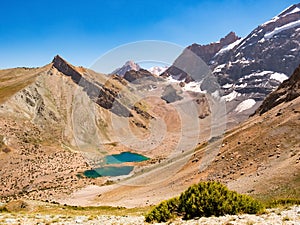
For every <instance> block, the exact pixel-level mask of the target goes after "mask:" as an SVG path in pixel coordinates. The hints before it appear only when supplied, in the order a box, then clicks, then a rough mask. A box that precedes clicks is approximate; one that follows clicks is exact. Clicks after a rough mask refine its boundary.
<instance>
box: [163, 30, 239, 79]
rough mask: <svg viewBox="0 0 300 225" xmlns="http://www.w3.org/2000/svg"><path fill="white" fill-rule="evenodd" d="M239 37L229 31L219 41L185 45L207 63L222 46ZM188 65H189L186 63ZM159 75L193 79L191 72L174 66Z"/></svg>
mask: <svg viewBox="0 0 300 225" xmlns="http://www.w3.org/2000/svg"><path fill="white" fill-rule="evenodd" d="M238 39H239V37H238V36H236V34H235V33H234V32H230V33H229V34H227V35H226V36H225V37H224V38H221V40H220V41H218V42H214V43H211V44H208V45H199V44H196V43H194V44H192V45H190V46H188V47H187V49H188V50H190V51H192V52H193V53H195V54H196V55H197V56H199V57H200V58H201V59H202V60H203V61H204V62H205V63H206V64H209V62H210V61H211V59H212V58H213V57H214V56H215V54H217V52H218V51H220V50H221V49H222V48H223V47H224V46H227V45H229V44H231V43H233V42H235V41H237V40H238ZM187 66H189V65H187ZM161 76H163V77H168V76H172V77H173V78H176V79H178V80H184V81H185V82H186V83H189V82H191V81H193V78H192V77H191V74H189V75H188V74H187V73H186V72H184V71H182V70H181V69H180V68H177V67H176V66H171V67H169V68H168V69H167V70H166V71H165V72H164V73H163V74H162V75H161Z"/></svg>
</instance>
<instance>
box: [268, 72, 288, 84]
mask: <svg viewBox="0 0 300 225" xmlns="http://www.w3.org/2000/svg"><path fill="white" fill-rule="evenodd" d="M270 79H274V80H277V81H279V82H281V83H282V82H283V81H285V80H287V79H289V78H288V76H287V75H285V74H284V73H276V72H274V73H273V74H271V76H270Z"/></svg>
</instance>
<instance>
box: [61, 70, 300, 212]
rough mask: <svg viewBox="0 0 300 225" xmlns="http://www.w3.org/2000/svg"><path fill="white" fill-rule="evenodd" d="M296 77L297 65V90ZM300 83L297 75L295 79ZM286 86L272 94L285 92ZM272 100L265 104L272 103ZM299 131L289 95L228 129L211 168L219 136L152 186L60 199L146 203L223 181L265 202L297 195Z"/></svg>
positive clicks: (295, 102) (298, 114)
mask: <svg viewBox="0 0 300 225" xmlns="http://www.w3.org/2000/svg"><path fill="white" fill-rule="evenodd" d="M298 75H299V68H298V69H297V70H296V71H295V73H294V75H293V76H292V77H291V78H290V80H289V81H287V82H290V84H293V93H294V92H297V91H299V85H295V82H294V79H295V77H298ZM299 82H300V80H299V79H298V80H297V81H296V83H299ZM286 84H287V83H285V84H284V85H282V86H284V87H285V89H286V90H290V88H291V86H290V85H286ZM282 86H281V87H279V89H278V90H277V91H275V92H274V93H277V92H281V91H282V90H281V88H282ZM295 87H296V88H295ZM272 95H273V94H270V96H272ZM287 96H288V95H287ZM280 97H281V98H282V96H280ZM269 98H270V97H268V98H267V99H266V101H265V102H264V103H263V106H264V105H266V104H267V105H269V103H268V102H267V101H268V99H269ZM263 106H262V107H263ZM299 134H300V97H297V98H294V99H285V100H284V101H282V102H281V103H280V104H278V105H276V106H274V107H270V108H268V111H266V112H265V113H264V114H262V115H259V113H258V114H256V115H254V116H253V117H251V118H249V119H248V120H247V121H246V122H244V123H242V124H240V125H239V126H237V127H236V128H234V129H232V130H230V131H228V132H226V133H225V135H224V138H223V140H222V143H223V144H222V147H221V148H220V150H219V153H218V154H217V156H216V157H215V158H214V160H213V161H212V163H210V164H209V165H207V167H203V165H204V164H205V162H202V159H203V157H204V156H207V155H212V156H213V157H214V156H215V155H214V152H215V150H216V149H215V148H217V147H218V145H217V142H218V141H217V140H212V141H210V142H204V143H202V144H200V145H199V146H198V148H196V150H195V153H194V155H193V156H192V157H191V158H190V159H189V160H188V162H187V163H186V164H184V165H181V166H183V167H182V168H181V169H180V170H179V171H178V172H177V173H176V174H175V175H174V176H172V177H170V178H168V179H163V180H162V179H161V176H160V175H161V174H163V173H164V171H163V170H160V171H158V173H157V175H156V176H152V177H150V178H151V179H149V177H148V179H149V184H148V185H141V186H138V185H137V186H133V185H130V186H129V185H125V184H123V185H122V184H115V185H111V186H107V187H97V186H90V187H88V188H85V189H83V190H81V191H80V192H75V193H73V194H72V196H71V198H68V199H64V200H62V202H64V203H67V204H75V205H77V204H79V205H113V206H126V207H136V206H145V205H151V204H157V203H158V202H160V201H162V200H164V199H167V198H169V197H172V196H175V195H178V194H179V193H180V192H182V191H183V190H184V189H186V188H187V187H188V186H189V185H191V184H193V183H197V182H199V181H201V180H219V181H221V182H223V183H226V184H227V185H228V186H229V187H230V188H232V189H234V190H237V191H239V192H242V193H248V194H250V195H254V196H257V197H258V198H261V199H264V200H266V201H268V200H270V199H276V198H299V197H300V189H299V187H300V135H299ZM180 160H181V159H178V162H180ZM173 163H174V164H175V163H176V162H173ZM200 168H203V170H200ZM165 173H166V174H168V171H167V170H165ZM146 177H147V176H146Z"/></svg>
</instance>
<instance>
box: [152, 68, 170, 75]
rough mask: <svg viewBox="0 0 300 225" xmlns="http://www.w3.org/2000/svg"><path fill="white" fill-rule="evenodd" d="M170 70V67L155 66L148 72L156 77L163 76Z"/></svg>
mask: <svg viewBox="0 0 300 225" xmlns="http://www.w3.org/2000/svg"><path fill="white" fill-rule="evenodd" d="M167 69H168V66H153V67H151V68H149V69H148V71H149V72H150V73H152V74H154V75H157V76H159V75H161V74H162V73H163V72H165V71H166V70H167Z"/></svg>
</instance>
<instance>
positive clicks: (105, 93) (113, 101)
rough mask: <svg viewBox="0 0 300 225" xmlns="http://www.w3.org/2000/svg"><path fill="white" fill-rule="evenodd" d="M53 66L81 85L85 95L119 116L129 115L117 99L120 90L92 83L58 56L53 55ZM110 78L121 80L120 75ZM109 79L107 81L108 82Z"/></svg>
mask: <svg viewBox="0 0 300 225" xmlns="http://www.w3.org/2000/svg"><path fill="white" fill-rule="evenodd" d="M52 63H53V66H54V67H55V68H56V69H57V70H58V71H60V72H61V73H63V74H64V75H66V76H70V77H71V78H72V80H73V81H74V82H75V83H76V84H78V85H79V86H81V87H83V90H84V91H85V92H86V93H87V95H88V96H89V97H90V98H91V99H92V100H93V101H94V102H95V103H97V104H98V105H99V106H101V107H103V108H105V109H109V110H111V111H112V112H113V113H115V114H117V115H119V116H125V117H128V116H130V115H131V114H130V111H129V110H128V109H127V108H126V107H124V106H123V105H122V104H121V103H120V102H119V101H118V99H117V95H118V93H119V91H120V90H118V89H117V88H114V86H110V88H108V87H106V86H105V85H106V84H104V85H101V84H99V83H97V84H96V83H94V82H92V81H89V80H87V79H86V78H85V77H84V76H83V75H82V74H81V73H80V72H78V71H77V70H76V69H75V68H74V67H73V66H72V65H71V64H69V63H68V62H66V61H65V60H64V59H62V58H61V57H60V56H58V55H57V56H55V58H54V59H53V61H52ZM110 79H111V80H116V81H118V82H121V79H122V78H120V77H118V76H115V75H113V76H112V77H110ZM109 82H110V81H109V79H108V80H107V83H109Z"/></svg>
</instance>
